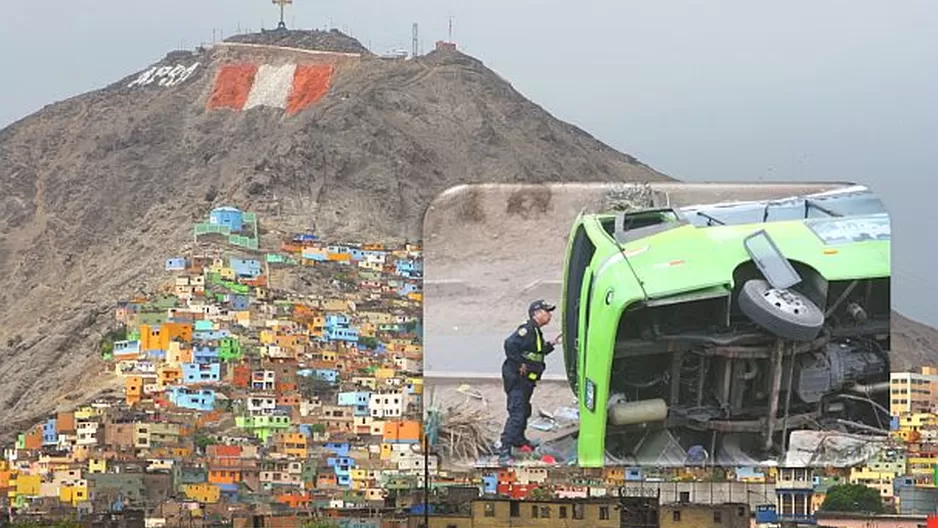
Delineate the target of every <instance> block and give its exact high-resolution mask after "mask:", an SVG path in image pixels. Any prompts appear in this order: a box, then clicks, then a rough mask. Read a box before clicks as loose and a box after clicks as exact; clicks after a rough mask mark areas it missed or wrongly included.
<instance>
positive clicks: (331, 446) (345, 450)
mask: <svg viewBox="0 0 938 528" xmlns="http://www.w3.org/2000/svg"><path fill="white" fill-rule="evenodd" d="M323 448H325V449H326V450H327V451H332V452H333V453H335V455H336V456H337V457H346V456H348V454H349V450H350V449H351V446H350V445H349V444H347V443H344V442H342V443H339V442H329V443H328V444H325V445H323Z"/></svg>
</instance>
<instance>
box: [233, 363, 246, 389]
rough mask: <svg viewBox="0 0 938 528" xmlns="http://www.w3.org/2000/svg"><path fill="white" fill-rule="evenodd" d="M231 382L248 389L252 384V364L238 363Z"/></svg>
mask: <svg viewBox="0 0 938 528" xmlns="http://www.w3.org/2000/svg"><path fill="white" fill-rule="evenodd" d="M231 384H232V385H234V386H235V387H240V388H242V389H246V388H248V387H250V386H251V366H250V365H238V366H236V367H235V368H234V369H233V373H232V376H231Z"/></svg>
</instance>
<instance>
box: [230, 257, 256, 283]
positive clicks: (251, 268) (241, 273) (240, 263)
mask: <svg viewBox="0 0 938 528" xmlns="http://www.w3.org/2000/svg"><path fill="white" fill-rule="evenodd" d="M230 266H231V269H233V270H234V274H235V276H236V277H246V278H256V277H260V276H261V275H262V274H263V268H262V266H261V261H259V260H254V259H238V258H233V259H231V263H230Z"/></svg>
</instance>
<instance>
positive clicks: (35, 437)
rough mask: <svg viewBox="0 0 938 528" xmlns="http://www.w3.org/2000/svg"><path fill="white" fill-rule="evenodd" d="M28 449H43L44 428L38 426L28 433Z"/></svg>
mask: <svg viewBox="0 0 938 528" xmlns="http://www.w3.org/2000/svg"><path fill="white" fill-rule="evenodd" d="M25 436H26V438H25V441H26V446H25V447H26V449H27V450H32V449H40V448H41V447H42V426H41V425H37V426H36V427H33V428H32V429H30V430H29V431H27V432H26V435H25Z"/></svg>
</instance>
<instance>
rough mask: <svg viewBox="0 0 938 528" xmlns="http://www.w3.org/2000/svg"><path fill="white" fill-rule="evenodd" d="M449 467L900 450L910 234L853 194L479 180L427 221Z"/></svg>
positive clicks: (843, 456) (740, 459) (436, 391)
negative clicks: (898, 237)
mask: <svg viewBox="0 0 938 528" xmlns="http://www.w3.org/2000/svg"><path fill="white" fill-rule="evenodd" d="M424 251H425V276H424V321H423V322H424V351H425V355H424V367H425V371H424V384H425V401H424V411H425V413H426V424H427V426H428V427H427V434H428V437H429V439H430V442H431V444H432V448H433V450H434V452H435V453H436V454H438V455H439V456H440V460H441V467H443V468H446V469H448V470H451V471H459V470H463V471H467V472H469V473H472V472H473V471H476V470H477V469H478V468H491V467H504V466H519V465H521V466H524V465H534V466H554V467H561V466H562V467H567V468H573V469H576V468H583V469H586V468H600V467H608V466H628V467H644V468H645V470H644V472H645V473H646V475H644V476H643V479H644V480H647V478H652V477H653V475H651V473H654V472H655V471H657V470H663V468H686V467H694V466H701V467H705V466H710V467H713V466H720V467H723V468H756V469H754V470H755V471H757V472H758V471H761V470H759V469H757V468H766V467H840V468H847V467H854V466H862V465H864V464H866V463H867V462H868V461H870V460H872V459H874V458H876V457H879V456H885V455H883V453H888V452H889V450H890V449H891V447H890V446H891V445H893V444H892V443H891V438H892V437H893V436H894V435H892V434H891V430H892V429H894V428H895V427H894V426H895V423H894V422H895V419H893V418H892V416H891V414H890V410H889V405H890V398H889V395H890V356H889V354H890V327H889V323H890V222H889V216H888V214H887V212H886V210H885V208H884V206H883V204H882V202H881V201H880V200H879V199H878V198H877V196H876V195H875V194H874V193H873V192H872V191H871V190H870V189H868V188H866V187H863V186H859V185H854V184H849V183H843V184H840V183H818V184H811V183H804V184H683V183H652V184H605V183H603V184H551V185H497V184H492V185H471V186H460V187H456V188H453V189H450V190H448V191H446V192H444V193H443V194H441V195H440V196H439V197H438V198H437V199H436V200H435V201H434V202H433V204H432V205H431V206H430V208H429V209H428V211H427V214H426V217H425V223H424Z"/></svg>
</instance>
